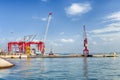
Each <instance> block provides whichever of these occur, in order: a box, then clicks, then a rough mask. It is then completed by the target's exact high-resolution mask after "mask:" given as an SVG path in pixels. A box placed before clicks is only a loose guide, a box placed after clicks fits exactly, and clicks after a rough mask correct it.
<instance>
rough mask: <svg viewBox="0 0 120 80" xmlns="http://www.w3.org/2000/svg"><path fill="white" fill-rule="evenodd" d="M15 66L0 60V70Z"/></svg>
mask: <svg viewBox="0 0 120 80" xmlns="http://www.w3.org/2000/svg"><path fill="white" fill-rule="evenodd" d="M12 66H14V64H12V63H10V62H8V61H7V60H5V59H2V58H0V69H3V68H10V67H12Z"/></svg>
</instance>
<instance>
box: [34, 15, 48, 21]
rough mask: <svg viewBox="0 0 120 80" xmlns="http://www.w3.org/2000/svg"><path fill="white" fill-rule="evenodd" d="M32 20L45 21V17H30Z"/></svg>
mask: <svg viewBox="0 0 120 80" xmlns="http://www.w3.org/2000/svg"><path fill="white" fill-rule="evenodd" d="M32 19H34V20H42V21H47V18H46V17H43V18H41V17H38V16H32Z"/></svg>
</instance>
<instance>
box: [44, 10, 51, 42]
mask: <svg viewBox="0 0 120 80" xmlns="http://www.w3.org/2000/svg"><path fill="white" fill-rule="evenodd" d="M51 19H52V12H50V13H49V15H48V21H47V26H46V30H45V33H44V38H43V42H44V43H45V41H46V37H47V33H48V28H49V25H50V22H51Z"/></svg>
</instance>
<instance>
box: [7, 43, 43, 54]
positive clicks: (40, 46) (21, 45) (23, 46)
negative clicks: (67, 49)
mask: <svg viewBox="0 0 120 80" xmlns="http://www.w3.org/2000/svg"><path fill="white" fill-rule="evenodd" d="M31 44H36V45H37V48H38V50H39V51H40V52H41V53H42V54H44V53H45V49H44V48H45V45H44V42H34V41H31V42H24V41H20V42H9V43H8V52H10V51H12V50H13V48H12V46H15V45H17V46H18V48H19V52H21V53H24V52H25V51H26V47H30V45H31Z"/></svg>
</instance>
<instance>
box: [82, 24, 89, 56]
mask: <svg viewBox="0 0 120 80" xmlns="http://www.w3.org/2000/svg"><path fill="white" fill-rule="evenodd" d="M83 31H84V32H83V38H84V49H83V55H84V56H88V55H89V50H88V40H87V34H86V29H85V25H84V26H83Z"/></svg>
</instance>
